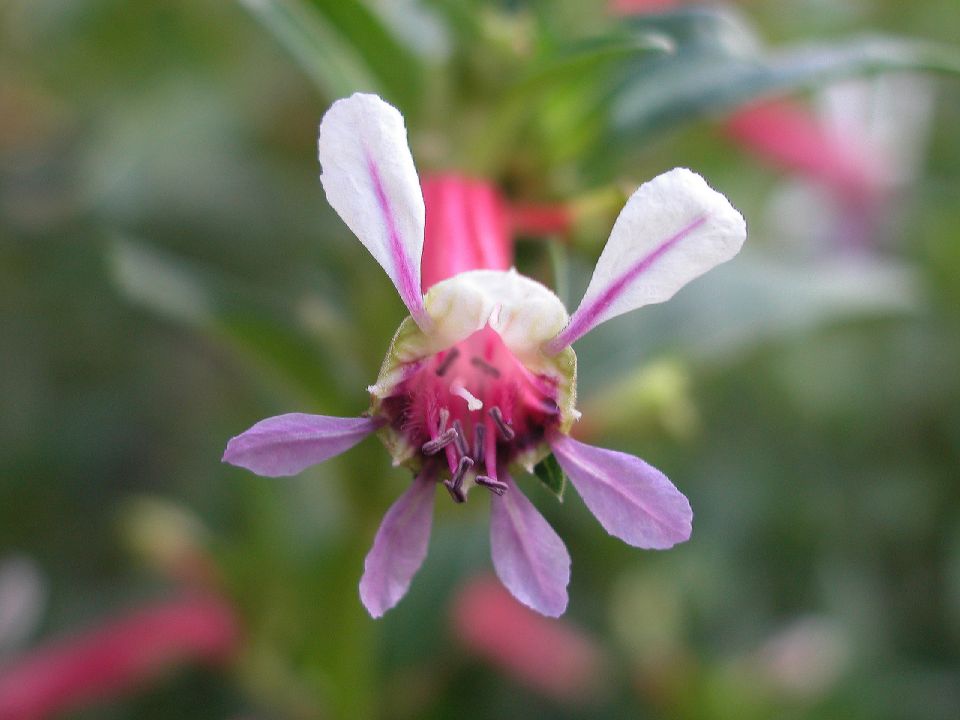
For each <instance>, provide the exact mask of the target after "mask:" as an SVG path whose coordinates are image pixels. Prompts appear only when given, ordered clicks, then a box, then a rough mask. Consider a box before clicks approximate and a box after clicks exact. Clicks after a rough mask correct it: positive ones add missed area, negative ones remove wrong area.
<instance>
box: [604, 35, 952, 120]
mask: <svg viewBox="0 0 960 720" xmlns="http://www.w3.org/2000/svg"><path fill="white" fill-rule="evenodd" d="M893 71H933V72H948V73H960V54H958V53H957V51H956V50H955V49H953V48H949V47H944V46H942V45H937V44H934V43H929V42H925V41H918V40H910V39H902V38H893V37H862V38H857V39H848V40H843V41H839V42H834V43H816V44H809V45H799V46H794V47H790V48H787V49H785V50H779V51H775V52H762V51H756V52H753V51H748V50H746V49H745V48H742V47H741V48H739V49H738V50H737V51H736V52H730V51H728V50H724V49H719V48H717V47H716V46H710V47H705V46H702V45H700V46H697V45H695V46H693V47H683V46H681V48H680V51H679V52H678V53H677V54H676V55H674V56H669V57H660V58H656V59H655V60H653V61H651V62H649V63H647V64H646V66H645V67H644V68H642V69H640V70H638V71H637V72H635V73H634V74H633V75H632V76H631V77H629V78H627V79H626V80H625V81H624V83H623V84H622V86H621V87H620V88H618V89H617V90H616V92H615V93H614V95H613V97H612V98H611V100H612V103H613V105H612V108H611V129H612V134H613V135H614V136H616V137H619V138H621V139H624V138H626V139H631V138H637V137H648V136H649V135H651V134H653V133H656V132H659V131H662V130H666V129H668V128H674V127H676V126H677V125H678V124H680V123H683V122H689V121H691V120H695V119H698V118H701V117H704V116H714V115H718V114H720V113H723V112H725V111H729V110H731V109H733V108H735V107H737V106H740V105H743V104H744V103H748V102H751V101H754V100H758V99H761V98H766V97H773V96H778V95H784V94H788V93H791V92H796V91H800V90H807V89H811V88H814V87H816V86H819V85H824V84H826V83H829V82H832V81H835V80H839V79H841V78H847V77H852V76H857V75H869V74H876V73H881V72H893Z"/></svg>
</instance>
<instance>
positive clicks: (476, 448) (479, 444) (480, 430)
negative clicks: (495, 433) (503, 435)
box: [473, 423, 487, 463]
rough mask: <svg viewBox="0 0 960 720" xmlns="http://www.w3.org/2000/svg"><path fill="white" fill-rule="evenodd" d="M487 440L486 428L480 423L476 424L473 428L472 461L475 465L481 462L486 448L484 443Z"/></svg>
mask: <svg viewBox="0 0 960 720" xmlns="http://www.w3.org/2000/svg"><path fill="white" fill-rule="evenodd" d="M486 439H487V426H486V425H484V424H482V423H477V424H476V425H474V426H473V461H474V462H475V463H482V462H483V454H484V450H486V446H485V445H484V442H485V441H486Z"/></svg>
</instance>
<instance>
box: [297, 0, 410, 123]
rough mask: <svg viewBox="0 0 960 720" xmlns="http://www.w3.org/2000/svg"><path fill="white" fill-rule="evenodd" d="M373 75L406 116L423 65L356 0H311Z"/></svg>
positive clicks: (314, 6) (392, 101)
mask: <svg viewBox="0 0 960 720" xmlns="http://www.w3.org/2000/svg"><path fill="white" fill-rule="evenodd" d="M310 4H311V6H312V7H313V8H315V9H316V10H317V11H318V12H319V13H321V14H322V15H323V17H324V18H325V20H326V21H327V23H329V25H330V26H331V27H332V28H335V30H336V31H337V32H338V33H339V35H340V37H341V38H342V39H343V40H344V41H346V42H347V43H349V44H350V46H351V47H352V48H353V49H354V50H355V51H356V53H357V55H358V56H359V57H360V58H361V59H362V61H363V63H364V64H365V65H366V68H367V69H368V71H369V72H370V73H371V74H372V75H373V76H375V77H376V80H377V81H378V82H379V84H380V85H381V87H382V88H383V91H384V97H385V98H386V99H387V100H389V101H390V102H391V103H393V104H394V105H396V106H397V107H399V108H400V110H401V111H403V113H404V115H405V116H407V118H408V119H409V117H410V116H411V115H412V113H413V112H414V111H415V110H416V108H417V102H416V101H417V99H418V98H419V95H420V91H421V89H422V86H423V70H424V68H423V64H422V63H421V62H420V60H419V59H418V58H417V56H416V55H415V54H414V53H413V52H412V51H411V50H410V49H409V48H408V47H406V46H404V45H403V44H402V43H400V42H399V41H398V39H397V38H396V37H395V36H394V34H393V31H392V30H391V29H390V28H389V27H388V26H387V25H385V24H384V23H383V22H382V21H381V19H380V18H379V17H378V16H377V15H376V14H374V13H373V12H371V10H370V9H369V8H368V7H367V6H366V5H364V4H363V3H360V2H357V0H310Z"/></svg>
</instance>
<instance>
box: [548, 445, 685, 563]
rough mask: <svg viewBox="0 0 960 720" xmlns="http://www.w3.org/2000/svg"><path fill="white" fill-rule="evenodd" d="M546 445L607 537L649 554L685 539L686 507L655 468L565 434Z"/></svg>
mask: <svg viewBox="0 0 960 720" xmlns="http://www.w3.org/2000/svg"><path fill="white" fill-rule="evenodd" d="M550 444H551V446H552V448H553V454H554V456H555V457H556V458H557V462H559V463H560V467H561V468H563V471H564V472H565V473H566V474H567V476H568V477H569V478H570V482H572V483H573V486H574V487H575V488H576V489H577V493H578V494H579V495H580V497H581V498H583V502H584V503H585V504H586V506H587V507H588V508H589V509H590V512H592V513H593V514H594V516H595V517H596V518H597V520H599V521H600V524H601V525H603V527H604V529H605V530H606V531H607V532H608V533H610V534H611V535H613V536H615V537H618V538H620V539H621V540H623V541H624V542H625V543H627V544H629V545H633V546H634V547H641V548H647V549H652V550H665V549H666V548H669V547H673V546H674V545H676V544H677V543H681V542H685V541H686V540H689V539H690V532H691V525H692V522H693V511H692V510H691V509H690V503H689V502H688V501H687V498H686V497H684V495H683V493H681V492H680V491H679V490H677V488H676V487H674V486H673V483H671V482H670V481H669V480H668V479H667V477H666V476H665V475H664V474H663V473H662V472H660V471H659V470H657V469H656V468H655V467H653V466H651V465H648V464H647V463H645V462H644V461H643V460H641V459H640V458H637V457H634V456H633V455H627V454H626V453H621V452H616V451H614V450H605V449H603V448H598V447H593V446H592V445H586V444H584V443H581V442H577V441H576V440H574V439H573V438H571V437H569V436H567V435H556V436H555V437H553V438H552V439H551V441H550Z"/></svg>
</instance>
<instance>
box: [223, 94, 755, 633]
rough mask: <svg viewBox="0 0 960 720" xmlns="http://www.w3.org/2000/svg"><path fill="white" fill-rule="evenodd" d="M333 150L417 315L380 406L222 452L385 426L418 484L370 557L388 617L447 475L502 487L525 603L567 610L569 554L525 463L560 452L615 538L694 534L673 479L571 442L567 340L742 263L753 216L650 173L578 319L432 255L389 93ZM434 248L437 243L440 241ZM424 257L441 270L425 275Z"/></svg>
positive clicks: (496, 498)
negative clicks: (739, 256)
mask: <svg viewBox="0 0 960 720" xmlns="http://www.w3.org/2000/svg"><path fill="white" fill-rule="evenodd" d="M319 149H320V163H321V165H322V167H323V173H322V175H321V178H320V179H321V182H322V183H323V187H324V190H325V191H326V195H327V199H328V201H329V202H330V204H331V205H332V206H333V208H334V209H335V210H336V211H337V212H338V213H339V214H340V217H341V218H343V220H344V221H345V222H346V223H347V225H348V226H349V227H350V229H351V230H352V231H353V232H354V234H355V235H356V236H357V238H358V239H359V240H360V242H362V243H363V244H364V245H365V246H366V248H367V249H368V250H369V251H370V253H371V254H372V255H373V256H374V258H376V260H377V261H378V262H379V263H380V265H381V266H383V269H384V270H385V271H386V272H387V275H389V276H390V278H391V279H392V280H393V283H394V285H395V286H396V288H397V291H398V292H399V294H400V298H401V299H402V300H403V302H404V304H406V306H407V308H408V309H409V311H410V316H409V317H408V318H406V319H405V320H404V321H403V322H402V323H401V325H400V328H399V329H398V330H397V332H396V335H395V336H394V338H393V341H392V342H391V344H390V348H389V350H388V351H387V355H386V358H385V359H384V361H383V366H382V367H381V370H380V374H379V376H378V378H377V380H376V382H375V383H374V384H373V385H372V386H370V388H369V391H370V395H371V398H372V404H371V407H370V410H369V412H368V413H367V414H366V415H364V416H363V417H359V418H335V417H326V416H319V415H305V414H299V413H294V414H288V415H280V416H277V417H273V418H268V419H266V420H263V421H261V422H259V423H257V424H256V425H254V426H253V427H251V428H250V429H249V430H247V431H246V432H244V433H242V434H241V435H238V436H237V437H235V438H233V439H232V440H230V442H229V443H228V445H227V449H226V452H225V454H224V460H225V461H226V462H229V463H232V464H234V465H238V466H241V467H245V468H247V469H249V470H252V471H253V472H255V473H258V474H260V475H266V476H280V475H292V474H295V473H298V472H300V471H301V470H303V469H304V468H306V467H308V466H310V465H313V464H315V463H319V462H323V461H324V460H326V459H328V458H330V457H332V456H334V455H337V454H339V453H341V452H344V451H345V450H347V449H349V448H351V447H353V446H354V445H356V444H357V443H358V442H360V441H361V440H362V439H363V438H364V437H366V436H367V435H369V434H371V433H374V432H377V433H378V434H379V435H380V438H381V440H382V441H383V442H384V444H385V445H386V447H387V449H388V450H389V452H390V454H391V455H392V456H393V459H394V463H395V464H402V465H405V466H407V467H409V468H410V469H412V470H413V471H414V480H413V482H412V484H411V485H410V487H409V488H408V489H407V490H406V492H404V493H403V495H401V496H400V498H399V499H398V500H397V501H396V502H395V503H394V505H393V506H392V507H391V508H390V509H389V510H388V511H387V514H386V516H385V517H384V519H383V523H382V524H381V526H380V529H379V530H378V532H377V535H376V538H375V540H374V543H373V548H372V549H371V551H370V553H369V554H368V555H367V558H366V563H365V569H364V574H363V577H362V579H361V581H360V596H361V599H362V601H363V604H364V605H365V606H366V608H367V610H368V611H369V612H370V614H371V615H373V616H374V617H379V616H381V615H382V614H383V613H384V612H386V611H387V610H389V609H390V608H391V607H393V606H394V605H395V604H396V603H397V602H398V601H399V600H400V599H401V598H402V597H403V595H404V594H405V593H406V591H407V588H408V587H409V585H410V581H411V579H412V577H413V575H414V574H415V573H416V571H417V570H418V569H419V567H420V565H421V564H422V562H423V559H424V557H425V555H426V552H427V545H428V543H429V537H430V527H431V520H432V514H433V502H434V495H435V488H436V486H437V485H438V484H442V485H443V486H444V487H445V488H446V490H447V491H448V492H449V494H450V496H451V497H452V499H453V500H454V502H457V503H462V502H464V501H465V500H466V499H467V496H468V493H469V492H470V491H471V489H473V488H475V487H477V486H479V487H481V488H484V489H486V490H488V491H490V492H491V493H492V507H491V517H490V544H491V551H492V556H493V565H494V568H495V570H496V572H497V575H498V576H499V578H500V580H501V582H503V584H504V585H505V586H506V587H507V589H508V590H510V592H511V593H513V595H514V596H515V597H516V598H517V599H518V600H519V601H520V602H522V603H524V604H525V605H527V606H529V607H531V608H533V609H534V610H537V611H538V612H540V613H543V614H544V615H549V616H554V617H555V616H559V615H561V614H562V613H563V611H564V610H565V609H566V605H567V591H566V587H567V584H568V582H569V578H570V557H569V555H568V553H567V550H566V548H565V547H564V544H563V542H562V541H561V540H560V538H559V537H558V536H557V534H556V533H555V532H554V531H553V529H552V528H551V527H550V526H549V525H548V524H547V522H546V520H544V518H543V517H542V516H541V515H540V513H539V512H538V511H537V510H536V509H535V508H534V506H533V504H532V503H531V502H530V501H529V500H527V499H526V497H524V495H523V494H522V493H521V492H520V490H519V488H518V487H517V485H516V484H515V482H514V480H513V478H512V477H511V474H510V471H511V469H513V468H516V467H523V468H526V469H527V470H528V471H530V470H532V468H533V467H534V465H535V464H536V463H537V462H539V461H541V460H543V459H544V458H546V457H547V456H548V455H549V454H550V453H551V452H552V453H553V455H554V457H555V458H556V461H557V462H558V463H559V466H560V467H561V468H562V469H563V471H564V472H565V473H566V475H567V476H568V477H569V479H570V481H571V482H572V484H573V486H574V487H575V488H576V490H577V492H578V493H579V495H580V496H581V498H583V501H584V503H585V504H586V505H587V507H588V508H589V509H590V511H591V512H592V513H593V514H594V515H595V516H596V518H597V519H598V520H599V521H600V524H601V525H603V527H604V528H605V529H606V530H607V531H608V532H609V533H610V534H612V535H614V536H616V537H618V538H620V539H621V540H623V541H625V542H627V543H629V544H630V545H634V546H636V547H641V548H655V549H662V548H669V547H671V546H673V545H675V544H676V543H679V542H683V541H685V540H687V539H688V538H689V537H690V531H691V521H692V512H691V510H690V505H689V503H688V502H687V499H686V498H685V497H684V496H683V495H682V494H681V493H680V492H679V491H678V490H677V489H676V488H675V487H674V486H673V485H672V484H671V483H670V481H669V480H667V478H666V477H665V476H664V475H663V473H661V472H660V471H659V470H657V469H655V468H653V467H651V466H650V465H648V464H647V463H645V462H644V461H642V460H640V459H638V458H636V457H633V456H631V455H626V454H624V453H619V452H615V451H612V450H604V449H601V448H596V447H591V446H589V445H585V444H583V443H580V442H578V441H576V440H574V439H573V438H571V437H570V436H569V432H570V429H571V427H572V425H573V423H574V422H575V421H576V420H577V419H578V418H579V413H578V412H577V410H576V407H575V405H576V370H577V361H576V355H575V354H574V352H573V349H572V348H571V347H570V346H571V344H572V343H574V342H576V341H577V340H578V339H579V338H581V337H582V336H583V335H584V334H586V333H587V332H589V331H590V330H591V329H592V328H594V327H596V326H597V325H599V324H600V323H602V322H604V321H606V320H608V319H610V318H613V317H615V316H617V315H620V314H622V313H625V312H627V311H629V310H633V309H634V308H638V307H641V306H642V305H647V304H650V303H657V302H662V301H664V300H667V299H668V298H670V297H671V296H672V295H673V294H674V293H675V292H676V291H677V290H679V289H680V288H681V287H682V286H683V285H684V284H686V283H687V282H688V281H690V280H692V279H693V278H695V277H697V276H699V275H701V274H702V273H704V272H706V271H707V270H709V269H710V268H712V267H713V266H715V265H717V264H719V263H721V262H724V261H725V260H728V259H730V258H731V257H733V256H734V255H735V254H736V253H737V251H738V250H739V249H740V246H741V245H742V244H743V241H744V239H745V236H746V226H745V224H744V221H743V218H742V217H741V216H740V214H739V213H738V212H737V211H736V210H734V209H733V207H731V205H730V204H729V202H728V201H727V200H726V198H724V197H723V196H722V195H720V194H719V193H717V192H715V191H714V190H712V189H711V188H710V187H709V186H708V185H707V184H706V182H704V180H703V178H701V177H700V176H699V175H696V174H695V173H693V172H690V171H689V170H684V169H675V170H671V171H670V172H667V173H665V174H663V175H661V176H659V177H657V178H655V179H654V180H652V181H650V182H648V183H646V184H644V185H642V186H641V187H640V188H639V189H638V190H637V191H636V192H635V193H634V194H633V196H632V197H631V198H630V199H629V201H628V202H627V205H626V207H625V208H624V209H623V211H622V212H621V214H620V216H619V218H618V219H617V221H616V223H615V224H614V227H613V231H612V233H611V235H610V239H609V240H608V241H607V245H606V247H605V249H604V251H603V253H602V254H601V256H600V259H599V261H598V263H597V267H596V270H595V271H594V275H593V278H592V280H591V282H590V285H589V287H588V288H587V291H586V293H585V295H584V297H583V300H582V301H581V303H580V306H579V307H578V308H577V310H576V311H575V312H574V313H573V315H572V316H570V315H568V314H567V311H566V309H565V308H564V306H563V303H561V302H560V300H559V298H557V296H556V295H554V294H553V293H552V292H551V291H550V290H549V289H547V288H546V287H544V286H543V285H541V284H540V283H538V282H535V281H534V280H531V279H529V278H526V277H524V276H522V275H520V274H519V273H517V272H516V270H514V269H506V270H505V269H486V268H485V267H484V266H480V267H481V269H470V270H463V269H462V268H463V267H465V266H464V265H458V263H457V262H455V261H454V255H455V253H451V254H450V257H448V258H447V259H445V260H444V261H443V263H441V264H442V265H443V267H444V268H446V269H447V270H449V271H450V272H456V274H453V275H452V276H448V272H445V271H437V270H436V268H437V263H436V262H434V260H435V258H433V257H422V256H423V254H424V252H423V251H424V233H425V207H424V199H423V194H422V192H421V186H420V183H419V180H418V177H417V173H416V170H415V168H414V164H413V158H412V156H411V154H410V150H409V148H408V146H407V137H406V129H405V127H404V123H403V118H402V117H401V115H400V113H399V112H398V111H397V110H396V109H394V108H393V107H391V106H390V105H388V104H386V103H385V102H383V101H382V100H381V99H380V98H378V97H376V96H373V95H362V94H357V95H353V96H352V97H350V98H348V99H345V100H339V101H337V102H336V103H334V104H333V106H332V107H331V108H330V110H329V111H328V112H327V114H326V115H325V116H324V118H323V121H322V122H321V124H320V138H319ZM431 212H432V210H431ZM440 242H441V243H442V239H440ZM451 242H452V240H451ZM437 243H438V239H437V238H435V237H430V238H429V242H428V251H430V252H433V250H432V248H433V247H435V246H436V245H437ZM438 252H439V251H438ZM480 254H481V255H482V253H480ZM494 256H495V257H497V258H499V260H497V261H496V262H502V259H503V258H502V255H496V254H494ZM421 266H423V267H424V268H428V269H429V268H433V270H431V272H434V273H436V274H435V275H434V276H433V277H431V278H430V282H428V283H424V282H423V280H424V279H425V278H423V277H422V276H421ZM474 267H476V265H474ZM487 267H489V266H487ZM422 288H427V289H426V292H425V293H424V292H423V291H422Z"/></svg>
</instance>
